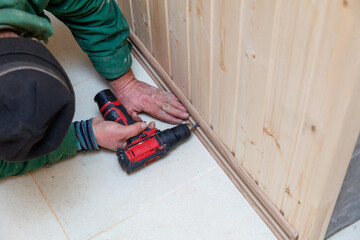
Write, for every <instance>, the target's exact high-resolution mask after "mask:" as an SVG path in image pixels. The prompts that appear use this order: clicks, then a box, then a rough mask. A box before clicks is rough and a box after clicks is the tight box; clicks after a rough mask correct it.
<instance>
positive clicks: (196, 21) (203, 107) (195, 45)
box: [188, 0, 213, 121]
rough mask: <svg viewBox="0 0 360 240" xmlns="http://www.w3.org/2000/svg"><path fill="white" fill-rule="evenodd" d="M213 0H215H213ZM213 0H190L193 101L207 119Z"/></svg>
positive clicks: (208, 115) (208, 114) (208, 117)
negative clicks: (211, 7)
mask: <svg viewBox="0 0 360 240" xmlns="http://www.w3.org/2000/svg"><path fill="white" fill-rule="evenodd" d="M211 1H213V0H211ZM211 1H203V0H189V8H188V11H189V28H190V29H189V38H190V42H189V49H190V64H189V67H190V78H191V79H190V81H191V86H190V88H191V102H192V104H193V105H194V106H195V107H196V109H198V111H199V113H200V114H201V115H202V116H203V118H204V119H205V120H206V121H209V119H210V105H209V102H210V98H211V94H209V92H210V78H211V76H210V58H211V57H212V53H211V51H210V34H209V33H210V19H211V9H210V6H211Z"/></svg>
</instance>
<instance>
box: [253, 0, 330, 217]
mask: <svg viewBox="0 0 360 240" xmlns="http://www.w3.org/2000/svg"><path fill="white" fill-rule="evenodd" d="M323 4H325V3H324V2H322V1H314V2H313V3H312V4H308V3H306V2H303V1H287V2H282V1H279V2H278V5H277V9H276V15H275V19H276V22H275V26H274V28H275V29H277V31H273V34H274V35H273V40H274V41H273V44H272V46H271V52H270V56H269V57H270V66H269V68H270V71H269V73H268V75H267V85H266V93H265V101H266V102H265V113H264V120H263V125H262V126H259V130H260V129H262V140H261V143H260V146H259V148H260V149H261V152H262V155H261V156H259V158H260V159H262V161H261V167H260V166H258V171H260V176H259V184H260V186H261V187H262V188H263V189H264V191H265V193H266V194H267V196H268V197H269V198H270V199H271V200H272V202H273V203H274V204H275V205H276V206H277V207H278V208H279V209H280V210H281V212H283V213H285V214H286V216H288V214H289V212H288V211H290V210H287V211H285V210H284V209H283V208H282V204H283V201H284V196H286V195H289V192H290V194H291V192H292V191H293V189H292V188H289V186H287V184H286V182H287V178H288V177H289V170H290V168H291V164H292V163H293V158H294V151H295V148H296V146H297V144H298V141H297V138H298V135H299V131H300V127H301V118H302V115H303V114H304V111H305V105H306V96H307V93H308V91H309V86H310V83H311V72H312V71H313V65H312V64H313V62H314V61H315V59H316V58H315V57H316V55H314V53H316V50H317V49H318V47H319V44H321V42H320V36H321V34H322V31H321V30H322V28H323V26H324V22H323V16H324V14H325V11H326V8H323V7H320V6H323ZM272 166H276V168H273V167H272ZM259 167H260V168H259ZM294 207H295V206H294ZM289 220H290V222H291V220H293V219H289Z"/></svg>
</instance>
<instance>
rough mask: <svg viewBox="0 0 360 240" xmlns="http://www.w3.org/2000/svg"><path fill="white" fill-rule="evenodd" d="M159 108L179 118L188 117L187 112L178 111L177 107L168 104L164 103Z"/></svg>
mask: <svg viewBox="0 0 360 240" xmlns="http://www.w3.org/2000/svg"><path fill="white" fill-rule="evenodd" d="M160 108H161V110H163V111H164V112H166V113H167V114H169V115H171V116H173V117H176V118H179V119H187V118H188V117H189V114H188V113H187V112H183V111H180V110H179V109H177V108H174V107H173V106H171V105H170V104H164V105H163V106H161V107H160Z"/></svg>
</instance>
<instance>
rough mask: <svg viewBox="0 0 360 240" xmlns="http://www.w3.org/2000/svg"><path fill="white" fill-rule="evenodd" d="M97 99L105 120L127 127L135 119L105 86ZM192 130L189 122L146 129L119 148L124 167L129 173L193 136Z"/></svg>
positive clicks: (118, 153) (119, 155) (119, 159)
mask: <svg viewBox="0 0 360 240" xmlns="http://www.w3.org/2000/svg"><path fill="white" fill-rule="evenodd" d="M94 101H95V102H96V103H97V105H98V107H99V109H100V113H101V114H102V116H103V117H104V119H105V120H108V121H114V122H117V123H120V124H122V125H125V126H128V125H131V124H134V123H135V121H134V120H133V119H132V118H131V116H130V115H129V114H128V112H127V111H126V109H125V107H124V106H123V105H122V104H121V102H120V101H119V99H117V98H116V97H115V95H114V94H113V93H112V92H111V90H110V89H105V90H102V91H100V92H99V93H98V94H96V96H95V98H94ZM190 134H191V131H190V129H189V127H188V126H187V125H186V124H180V125H177V126H175V127H173V128H170V129H166V130H164V131H160V130H158V129H156V128H153V129H149V128H146V129H145V130H144V131H143V132H141V133H140V134H139V135H137V136H135V137H132V138H130V139H129V140H128V141H127V145H126V147H125V148H119V149H118V150H117V157H118V161H119V163H120V165H121V167H122V168H123V169H124V170H125V171H126V172H127V173H128V174H129V173H132V172H133V171H136V170H138V169H139V168H142V167H144V166H147V165H149V164H150V163H152V162H154V161H156V160H158V159H159V158H160V157H162V156H163V155H165V154H166V153H167V152H168V151H169V150H170V149H172V148H174V147H175V146H176V145H177V144H179V143H180V142H182V141H184V140H185V139H187V138H188V137H190Z"/></svg>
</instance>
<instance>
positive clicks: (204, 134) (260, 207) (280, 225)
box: [130, 32, 298, 240]
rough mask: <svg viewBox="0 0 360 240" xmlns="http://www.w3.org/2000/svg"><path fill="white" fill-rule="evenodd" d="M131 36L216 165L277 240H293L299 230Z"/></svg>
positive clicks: (151, 72)
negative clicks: (182, 108)
mask: <svg viewBox="0 0 360 240" xmlns="http://www.w3.org/2000/svg"><path fill="white" fill-rule="evenodd" d="M130 38H131V41H132V42H133V43H134V45H135V47H134V51H133V54H134V56H135V57H136V58H137V60H138V61H139V62H140V64H142V66H143V67H144V69H145V70H146V71H147V72H148V73H149V75H150V76H151V77H152V79H153V80H154V81H155V82H156V83H157V85H158V86H159V87H160V88H162V89H166V90H168V91H171V92H173V93H174V94H175V95H176V96H177V97H178V98H179V99H180V101H181V102H182V104H183V105H184V106H185V107H186V108H187V109H188V111H189V113H190V114H191V117H190V121H191V122H192V123H193V124H194V123H195V122H196V123H198V124H199V125H200V127H199V128H197V129H198V130H197V131H196V135H197V136H198V137H199V139H200V140H201V141H202V142H203V143H204V144H205V146H206V148H207V149H208V150H209V152H210V153H211V154H212V155H213V156H214V158H215V160H216V161H217V162H218V164H219V165H220V166H221V167H222V169H223V170H224V171H225V173H226V174H227V175H228V176H229V178H230V179H231V181H232V182H233V183H234V184H235V186H236V187H237V188H238V189H239V191H240V192H241V193H242V194H243V195H244V197H245V198H246V199H247V200H248V201H249V202H250V204H251V205H252V206H253V207H254V209H255V211H256V212H257V213H258V214H259V216H260V217H261V218H262V219H263V220H264V222H265V223H266V224H267V225H268V227H269V228H270V229H271V231H273V233H274V234H275V235H276V236H277V238H279V239H294V240H296V239H297V237H298V233H297V232H296V231H295V230H294V229H293V228H292V227H291V225H290V224H289V223H288V222H287V221H286V219H285V218H284V216H282V215H281V214H280V212H279V211H278V210H277V209H276V207H275V206H274V205H273V204H272V203H271V202H270V201H269V199H268V198H267V197H266V196H265V195H264V194H263V192H262V191H261V190H260V188H259V187H258V186H257V185H256V184H255V182H254V181H253V180H252V179H251V177H250V176H249V175H248V174H247V173H246V171H245V170H244V169H243V168H242V167H240V166H238V165H236V164H234V163H236V159H235V157H234V156H233V155H232V153H231V152H230V151H229V150H228V148H227V147H226V146H225V145H224V144H223V143H222V142H221V141H220V139H219V138H218V137H217V136H216V134H215V133H214V131H213V130H212V129H211V128H210V126H209V125H208V124H207V123H206V122H205V121H204V119H203V118H202V117H201V115H200V114H199V113H198V111H197V110H196V109H195V108H194V106H193V105H192V104H191V103H190V101H189V100H188V99H187V98H186V97H185V95H184V94H182V92H181V91H180V89H179V88H178V87H177V86H176V85H175V84H174V82H173V81H172V80H171V78H170V77H169V76H168V75H167V73H166V72H165V71H164V70H163V69H162V68H161V67H160V65H159V63H158V62H157V61H156V59H155V58H154V57H153V56H152V55H151V53H150V52H149V51H148V50H147V49H146V47H145V46H144V44H143V43H142V42H141V41H140V40H139V38H138V37H137V36H136V35H135V34H134V33H133V32H131V33H130ZM138 49H139V50H138Z"/></svg>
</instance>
